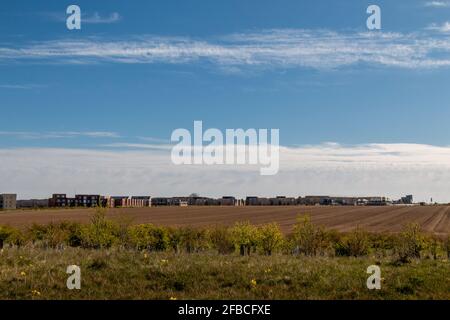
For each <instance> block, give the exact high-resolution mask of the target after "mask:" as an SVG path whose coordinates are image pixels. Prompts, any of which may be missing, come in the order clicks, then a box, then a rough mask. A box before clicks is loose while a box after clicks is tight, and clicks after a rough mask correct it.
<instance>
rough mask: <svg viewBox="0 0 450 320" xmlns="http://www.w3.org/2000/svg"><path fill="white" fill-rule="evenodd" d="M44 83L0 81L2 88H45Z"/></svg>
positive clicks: (0, 87)
mask: <svg viewBox="0 0 450 320" xmlns="http://www.w3.org/2000/svg"><path fill="white" fill-rule="evenodd" d="M45 87H46V86H44V85H38V84H2V83H0V89H17V90H32V89H40V88H45Z"/></svg>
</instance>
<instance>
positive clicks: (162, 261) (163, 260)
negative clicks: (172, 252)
mask: <svg viewBox="0 0 450 320" xmlns="http://www.w3.org/2000/svg"><path fill="white" fill-rule="evenodd" d="M161 263H169V260H166V259H162V260H161Z"/></svg>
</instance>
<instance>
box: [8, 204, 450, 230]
mask: <svg viewBox="0 0 450 320" xmlns="http://www.w3.org/2000/svg"><path fill="white" fill-rule="evenodd" d="M93 213H94V210H92V209H47V210H17V211H7V212H3V213H0V224H7V225H11V226H17V227H26V226H27V225H31V224H32V223H39V224H46V223H49V222H60V221H78V222H88V221H89V219H90V217H91V215H92V214H93ZM300 214H308V215H310V216H311V218H312V221H313V222H314V223H316V224H318V225H323V226H326V227H328V228H331V229H335V230H338V231H348V230H351V229H353V228H355V227H356V226H360V227H362V228H364V229H365V230H368V231H373V232H398V231H400V230H401V229H402V227H403V226H404V225H405V224H407V223H409V222H418V223H420V224H421V226H422V227H423V229H424V230H425V231H428V232H433V233H435V234H439V235H444V234H449V233H450V206H389V207H351V206H349V207H329V206H319V207H311V206H309V207H304V206H290V207H271V206H270V207H269V206H268V207H152V208H116V209H109V210H108V213H107V215H108V216H109V217H111V218H120V219H129V220H131V222H132V223H135V224H137V223H154V224H158V225H166V226H212V225H216V224H222V225H231V224H233V223H234V222H236V221H250V222H252V223H253V224H263V223H267V222H277V223H278V224H279V225H280V227H281V228H282V230H283V231H284V232H286V233H287V232H289V231H290V230H291V228H292V226H293V224H294V223H295V220H296V216H298V215H300Z"/></svg>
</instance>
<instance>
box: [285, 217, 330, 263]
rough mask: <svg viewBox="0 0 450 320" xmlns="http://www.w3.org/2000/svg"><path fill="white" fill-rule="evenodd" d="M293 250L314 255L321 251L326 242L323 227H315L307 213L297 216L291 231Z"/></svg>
mask: <svg viewBox="0 0 450 320" xmlns="http://www.w3.org/2000/svg"><path fill="white" fill-rule="evenodd" d="M292 241H293V245H294V250H295V251H298V253H300V254H304V255H306V256H315V255H317V254H318V253H319V251H323V250H324V249H325V248H326V247H327V244H328V241H327V235H326V232H325V230H324V229H323V228H321V227H316V226H315V225H314V224H313V223H312V222H311V218H310V217H309V216H307V215H305V216H299V217H297V223H296V224H295V225H294V231H293V233H292Z"/></svg>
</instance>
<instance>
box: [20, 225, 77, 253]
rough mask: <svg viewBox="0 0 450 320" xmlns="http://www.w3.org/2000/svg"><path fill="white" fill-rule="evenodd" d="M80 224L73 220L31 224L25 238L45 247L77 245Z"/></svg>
mask: <svg viewBox="0 0 450 320" xmlns="http://www.w3.org/2000/svg"><path fill="white" fill-rule="evenodd" d="M80 230H81V225H80V224H78V223H73V222H62V223H59V224H54V223H50V224H48V225H38V224H33V225H31V227H29V228H28V229H27V232H26V238H27V239H28V240H30V241H31V242H33V243H35V244H36V243H38V244H41V245H43V246H44V247H45V248H57V247H61V246H63V245H69V246H72V247H76V246H79V245H80V244H81V240H80Z"/></svg>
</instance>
